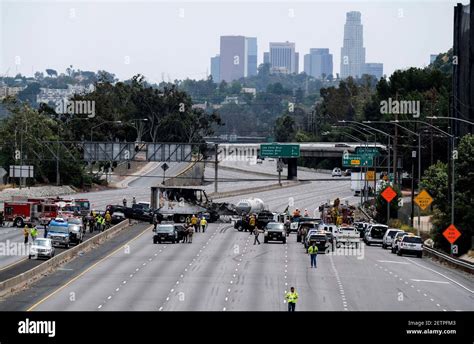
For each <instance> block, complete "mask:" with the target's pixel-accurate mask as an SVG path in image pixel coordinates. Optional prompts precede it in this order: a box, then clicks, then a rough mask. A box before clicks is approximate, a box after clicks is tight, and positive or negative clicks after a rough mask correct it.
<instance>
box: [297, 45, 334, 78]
mask: <svg viewBox="0 0 474 344" xmlns="http://www.w3.org/2000/svg"><path fill="white" fill-rule="evenodd" d="M304 71H305V73H306V74H308V75H310V76H312V77H314V78H318V79H322V78H323V76H325V77H328V76H329V75H333V64H332V54H330V53H329V49H327V48H317V49H310V50H309V54H306V55H305V56H304Z"/></svg>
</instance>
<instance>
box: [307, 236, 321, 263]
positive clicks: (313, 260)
mask: <svg viewBox="0 0 474 344" xmlns="http://www.w3.org/2000/svg"><path fill="white" fill-rule="evenodd" d="M318 251H319V249H318V246H316V243H314V242H313V244H312V245H311V246H310V247H308V254H309V256H310V257H311V267H314V268H315V269H316V267H317V266H316V257H317V256H318Z"/></svg>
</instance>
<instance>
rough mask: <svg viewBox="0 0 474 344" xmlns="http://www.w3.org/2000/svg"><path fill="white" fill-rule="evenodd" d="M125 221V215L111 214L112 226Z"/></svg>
mask: <svg viewBox="0 0 474 344" xmlns="http://www.w3.org/2000/svg"><path fill="white" fill-rule="evenodd" d="M125 219H126V217H125V214H124V213H123V212H121V211H114V212H113V213H112V221H111V222H112V224H113V225H116V224H117V223H120V222H122V221H123V220H125Z"/></svg>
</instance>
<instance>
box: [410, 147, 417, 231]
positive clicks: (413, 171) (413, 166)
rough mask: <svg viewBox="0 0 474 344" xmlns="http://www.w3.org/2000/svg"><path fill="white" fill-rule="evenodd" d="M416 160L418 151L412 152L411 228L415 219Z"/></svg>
mask: <svg viewBox="0 0 474 344" xmlns="http://www.w3.org/2000/svg"><path fill="white" fill-rule="evenodd" d="M415 158H416V151H414V150H413V151H411V215H410V224H411V227H413V226H414V217H415Z"/></svg>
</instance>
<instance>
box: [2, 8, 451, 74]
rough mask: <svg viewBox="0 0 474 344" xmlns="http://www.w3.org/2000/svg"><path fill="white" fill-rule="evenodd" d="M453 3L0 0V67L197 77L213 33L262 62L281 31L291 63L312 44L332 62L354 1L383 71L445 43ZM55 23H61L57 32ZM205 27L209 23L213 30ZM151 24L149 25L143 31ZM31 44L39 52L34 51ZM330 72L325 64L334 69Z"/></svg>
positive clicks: (204, 68) (206, 67) (215, 47)
mask: <svg viewBox="0 0 474 344" xmlns="http://www.w3.org/2000/svg"><path fill="white" fill-rule="evenodd" d="M454 4H455V2H436V3H427V2H423V3H414V4H413V3H406V2H400V3H384V4H381V3H364V2H353V3H350V4H343V3H334V4H332V3H331V4H328V3H304V4H291V5H290V4H284V3H277V4H272V5H269V4H261V3H258V4H248V3H240V4H228V3H227V4H219V3H217V4H216V3H213V4H212V6H211V5H202V4H201V6H199V4H194V3H190V4H188V3H185V4H182V6H183V8H180V7H179V5H174V4H169V3H152V4H150V3H147V4H137V5H136V6H132V7H127V6H124V5H122V4H116V5H113V6H112V5H110V4H106V3H91V4H89V5H88V6H86V5H85V4H83V3H59V4H54V6H51V5H52V4H50V3H13V2H3V3H2V4H1V5H0V11H1V18H2V24H1V25H0V29H1V37H2V39H1V43H0V44H1V46H0V49H1V52H2V53H1V55H0V58H1V60H0V73H2V75H6V74H8V75H9V76H14V75H16V73H21V74H23V75H27V76H32V75H33V73H34V72H36V71H44V70H45V69H46V68H53V69H56V70H58V71H64V70H65V69H66V68H67V67H69V65H73V66H74V68H76V69H81V70H93V71H96V70H99V69H102V70H107V71H110V72H112V73H114V74H116V75H117V77H118V78H120V79H127V78H130V77H131V76H133V75H135V74H138V73H140V74H143V75H145V76H146V77H147V79H148V80H149V81H151V82H160V81H162V80H165V81H168V80H171V81H173V80H174V79H185V78H187V77H189V78H191V79H202V78H205V77H206V76H207V75H209V74H210V72H211V71H210V63H209V59H210V57H211V56H213V55H215V54H216V53H218V52H219V36H221V35H243V36H245V37H257V40H258V47H259V50H258V51H257V64H258V65H259V64H261V63H262V62H263V52H264V50H265V48H266V47H268V45H269V43H270V42H282V41H289V42H295V43H296V45H297V51H298V52H299V53H300V55H301V56H300V59H299V65H300V70H302V68H301V66H303V59H302V57H303V55H304V54H306V53H307V52H308V51H309V49H311V48H315V47H324V48H328V49H329V50H330V52H331V53H332V54H333V64H334V66H339V65H340V56H339V54H338V52H339V51H340V48H341V46H342V44H343V26H344V23H345V16H346V12H350V11H352V10H354V11H360V12H361V13H362V16H363V25H364V46H365V47H367V48H368V49H367V56H366V60H367V61H381V62H383V63H384V74H387V75H390V74H391V73H392V72H393V71H394V70H395V69H404V68H408V67H412V66H414V67H423V66H426V65H427V64H428V61H427V58H426V56H429V55H430V54H433V53H441V52H445V51H447V50H448V49H449V48H450V47H451V46H452V36H453V34H452V27H451V25H450V22H451V20H452V14H453V13H452V12H453V10H452V9H453V5H454ZM181 10H183V11H181ZM157 13H158V14H159V16H158V17H157V16H156V14H157ZM426 13H429V14H430V15H426ZM181 14H182V15H183V16H182V17H180V15H181ZM153 15H155V16H153ZM45 16H52V17H54V19H55V20H54V22H51V23H50V22H47V21H41V23H42V26H41V27H42V29H41V30H39V31H38V32H34V33H32V31H31V30H30V29H29V27H30V26H31V25H35V23H36V22H37V21H40V20H41V18H43V17H45ZM135 18H139V20H140V25H138V27H139V29H137V28H135V27H134V26H133V25H132V24H130V25H126V27H122V26H121V25H118V24H120V23H121V22H124V21H125V20H128V21H131V22H132V23H135V22H136V20H137V19H135ZM153 18H155V19H153ZM156 18H158V21H157V19H156ZM210 18H212V20H211V19H210ZM203 20H208V21H209V20H210V22H211V23H212V25H211V24H204V25H202V23H201V22H202V21H203ZM155 22H159V23H160V25H156V24H154V23H155ZM104 23H105V24H107V23H110V24H111V26H110V27H107V26H106V25H104ZM238 23H240V25H239V24H238ZM243 23H244V24H245V25H242V24H243ZM58 26H61V27H62V28H63V30H61V32H58V30H57V27H58ZM168 26H169V27H173V35H172V36H173V37H168V36H167V35H163V34H160V27H168ZM215 27H219V32H216V30H215ZM415 28H416V29H415ZM8 32H15V35H9V34H7V33H8ZM153 32H156V33H157V34H153V35H152V34H151V33H153ZM144 33H145V34H144ZM148 33H150V34H148ZM106 35H107V37H108V38H107V39H105V38H104V36H106ZM421 41H422V42H423V44H422V45H420V44H419V42H421ZM40 49H41V50H42V54H38V53H37V52H38V51H39V50H40ZM90 56H93V58H92V59H91V58H90ZM339 72H340V71H339V70H337V68H334V75H335V74H336V73H339Z"/></svg>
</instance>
